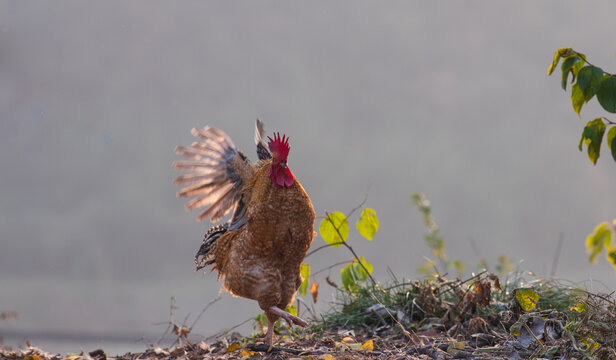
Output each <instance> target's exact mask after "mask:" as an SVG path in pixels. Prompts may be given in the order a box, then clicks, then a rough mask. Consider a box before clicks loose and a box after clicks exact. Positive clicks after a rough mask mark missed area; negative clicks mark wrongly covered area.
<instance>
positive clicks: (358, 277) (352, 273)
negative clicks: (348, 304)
mask: <svg viewBox="0 0 616 360" xmlns="http://www.w3.org/2000/svg"><path fill="white" fill-rule="evenodd" d="M359 260H360V261H361V263H362V264H363V265H364V266H365V267H366V270H368V272H367V273H366V270H364V268H363V267H362V266H361V265H360V264H359V262H358V261H357V259H353V262H350V263H348V264H346V265H345V266H344V267H343V268H342V269H340V277H341V278H342V287H343V288H344V289H345V290H347V291H356V290H358V284H359V283H360V282H364V281H366V280H367V279H368V278H369V276H368V274H372V270H373V269H374V268H373V266H372V264H370V263H369V262H368V261H367V260H366V259H365V258H364V257H363V256H360V257H359Z"/></svg>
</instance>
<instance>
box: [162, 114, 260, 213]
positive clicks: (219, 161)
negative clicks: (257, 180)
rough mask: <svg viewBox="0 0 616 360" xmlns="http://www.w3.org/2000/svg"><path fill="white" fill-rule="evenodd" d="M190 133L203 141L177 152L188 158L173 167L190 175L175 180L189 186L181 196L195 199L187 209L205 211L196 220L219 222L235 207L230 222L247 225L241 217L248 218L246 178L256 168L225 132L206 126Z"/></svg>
mask: <svg viewBox="0 0 616 360" xmlns="http://www.w3.org/2000/svg"><path fill="white" fill-rule="evenodd" d="M191 133H192V134H193V135H194V136H196V137H198V138H199V139H201V140H202V141H201V142H194V143H192V144H191V145H190V147H182V146H178V147H177V148H176V149H175V152H176V153H177V154H179V155H181V156H183V157H185V158H187V159H189V160H182V161H176V162H174V163H173V167H174V168H176V169H178V170H181V171H186V172H189V173H187V174H184V175H181V176H178V177H176V178H175V179H174V180H173V182H174V183H176V184H178V185H183V186H186V187H185V188H183V189H181V190H180V191H179V192H178V194H177V195H178V197H191V196H196V197H195V198H193V199H192V200H190V201H189V202H188V203H187V204H186V209H188V210H194V209H199V208H205V210H203V211H202V212H201V214H199V216H197V221H201V220H203V219H207V218H209V219H210V220H211V221H212V222H217V221H219V220H220V219H222V218H223V217H224V216H225V215H226V214H227V213H228V212H229V211H230V210H231V209H232V208H233V207H234V206H235V212H234V215H233V219H232V220H231V222H232V223H235V224H240V223H244V224H245V219H241V218H239V217H245V210H244V209H243V202H242V201H241V200H242V198H243V194H242V189H243V185H244V184H245V183H246V182H247V181H248V179H247V178H245V177H247V176H249V175H250V174H252V173H254V171H253V170H252V166H253V165H252V164H251V163H250V162H249V161H248V160H247V159H246V157H245V156H244V155H243V154H242V153H241V152H240V151H238V150H237V149H236V147H235V144H233V141H232V140H231V139H230V138H229V136H227V134H225V133H224V132H223V131H221V130H218V129H216V128H213V127H210V126H206V127H204V128H203V129H192V130H191ZM240 205H241V206H240Z"/></svg>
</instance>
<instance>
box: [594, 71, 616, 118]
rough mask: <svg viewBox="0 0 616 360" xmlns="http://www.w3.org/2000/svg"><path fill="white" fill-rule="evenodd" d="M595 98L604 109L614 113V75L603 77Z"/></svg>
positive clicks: (615, 82) (615, 86) (615, 104)
mask: <svg viewBox="0 0 616 360" xmlns="http://www.w3.org/2000/svg"><path fill="white" fill-rule="evenodd" d="M597 100H599V104H601V106H603V108H604V109H605V110H606V111H609V112H611V113H616V77H614V76H609V75H606V76H604V77H603V80H601V84H600V85H599V90H597Z"/></svg>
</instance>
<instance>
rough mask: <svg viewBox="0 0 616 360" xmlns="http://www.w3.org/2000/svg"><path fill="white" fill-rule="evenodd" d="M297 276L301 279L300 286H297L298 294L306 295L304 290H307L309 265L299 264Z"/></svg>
mask: <svg viewBox="0 0 616 360" xmlns="http://www.w3.org/2000/svg"><path fill="white" fill-rule="evenodd" d="M299 274H300V275H301V277H302V284H301V285H300V286H299V294H300V295H301V296H304V295H306V290H308V278H309V277H310V265H308V264H301V265H300V267H299Z"/></svg>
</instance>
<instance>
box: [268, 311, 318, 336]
mask: <svg viewBox="0 0 616 360" xmlns="http://www.w3.org/2000/svg"><path fill="white" fill-rule="evenodd" d="M267 313H268V314H273V315H276V316H278V317H281V318H283V319H285V320H286V321H287V322H288V323H289V326H293V324H297V325H299V326H301V327H306V326H308V323H307V322H305V321H304V320H302V319H300V318H298V317H297V316H294V315H291V314H289V313H288V312H286V311H284V310H282V309H281V308H279V307H277V306H272V307H270V308H269V309H267ZM268 319H269V315H268ZM267 330H268V331H269V328H268V329H267Z"/></svg>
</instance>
